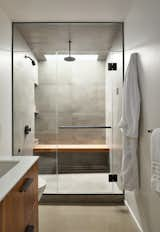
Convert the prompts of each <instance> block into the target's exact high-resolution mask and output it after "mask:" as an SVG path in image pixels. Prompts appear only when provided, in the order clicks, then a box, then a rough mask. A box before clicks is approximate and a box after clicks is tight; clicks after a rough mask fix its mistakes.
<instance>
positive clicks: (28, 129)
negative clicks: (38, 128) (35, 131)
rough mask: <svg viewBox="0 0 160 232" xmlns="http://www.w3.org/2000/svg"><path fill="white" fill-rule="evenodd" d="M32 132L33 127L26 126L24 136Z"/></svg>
mask: <svg viewBox="0 0 160 232" xmlns="http://www.w3.org/2000/svg"><path fill="white" fill-rule="evenodd" d="M31 131H32V129H31V127H29V125H26V126H25V127H24V134H25V135H28V134H29V133H30V132H31Z"/></svg>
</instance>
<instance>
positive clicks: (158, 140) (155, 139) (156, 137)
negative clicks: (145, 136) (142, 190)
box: [151, 128, 160, 192]
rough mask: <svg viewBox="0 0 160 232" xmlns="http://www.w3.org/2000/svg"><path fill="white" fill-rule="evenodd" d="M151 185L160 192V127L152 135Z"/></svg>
mask: <svg viewBox="0 0 160 232" xmlns="http://www.w3.org/2000/svg"><path fill="white" fill-rule="evenodd" d="M151 170H152V173H151V186H152V189H153V190H154V191H156V192H160V128H157V129H155V130H154V131H153V133H152V135H151Z"/></svg>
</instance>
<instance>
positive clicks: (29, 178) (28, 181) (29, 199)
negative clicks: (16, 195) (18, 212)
mask: <svg viewBox="0 0 160 232" xmlns="http://www.w3.org/2000/svg"><path fill="white" fill-rule="evenodd" d="M37 172H38V167H37V165H34V166H33V167H32V168H31V169H30V170H29V172H28V173H27V174H26V175H25V176H24V178H23V179H24V182H23V185H22V190H23V187H24V192H23V194H24V209H25V210H24V217H25V221H27V222H28V221H29V220H30V217H31V215H32V211H33V207H34V205H35V204H37V205H38V194H37V189H38V176H37Z"/></svg>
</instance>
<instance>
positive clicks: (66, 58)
mask: <svg viewBox="0 0 160 232" xmlns="http://www.w3.org/2000/svg"><path fill="white" fill-rule="evenodd" d="M75 59H76V58H74V57H73V56H67V57H65V58H64V60H65V61H75Z"/></svg>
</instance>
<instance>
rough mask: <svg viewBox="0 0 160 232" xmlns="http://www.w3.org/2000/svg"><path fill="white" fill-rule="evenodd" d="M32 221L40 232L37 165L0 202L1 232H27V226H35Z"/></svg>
mask: <svg viewBox="0 0 160 232" xmlns="http://www.w3.org/2000/svg"><path fill="white" fill-rule="evenodd" d="M28 180H30V181H28ZM31 220H33V222H34V232H38V229H37V228H38V165H37V163H36V164H34V165H33V166H32V167H31V169H30V170H29V171H28V172H27V173H26V174H25V175H24V176H23V177H22V179H21V180H20V181H19V182H18V184H17V185H16V186H15V187H14V188H13V189H12V190H11V191H10V192H9V193H8V195H7V196H6V197H5V199H4V200H3V201H2V202H0V224H1V225H0V232H25V230H26V225H28V224H30V223H32V224H33V222H32V221H31Z"/></svg>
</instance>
